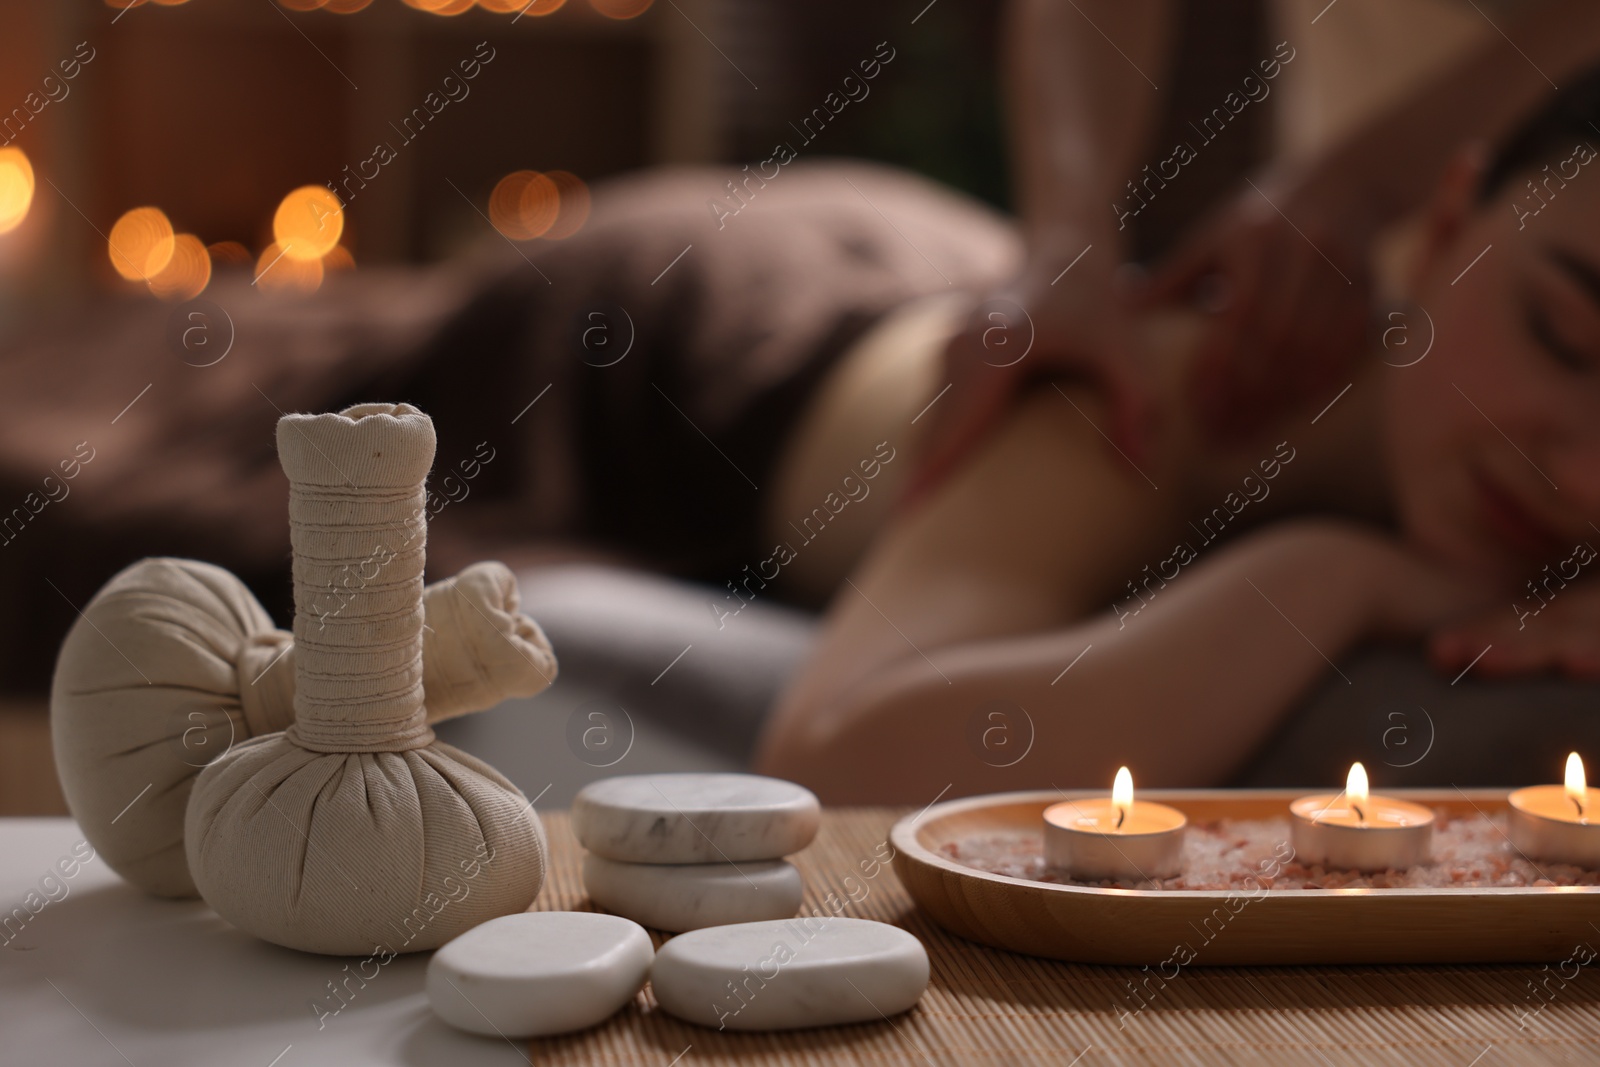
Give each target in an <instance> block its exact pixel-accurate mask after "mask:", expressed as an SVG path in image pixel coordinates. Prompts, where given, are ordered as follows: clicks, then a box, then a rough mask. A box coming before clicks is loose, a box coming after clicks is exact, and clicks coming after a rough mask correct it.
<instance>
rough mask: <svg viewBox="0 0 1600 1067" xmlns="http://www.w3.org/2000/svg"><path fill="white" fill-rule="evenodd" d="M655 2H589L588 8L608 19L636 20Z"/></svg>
mask: <svg viewBox="0 0 1600 1067" xmlns="http://www.w3.org/2000/svg"><path fill="white" fill-rule="evenodd" d="M654 2H655V0H589V6H590V7H592V8H594V9H595V10H596V11H598V12H600V14H602V15H604V16H605V17H606V18H608V19H619V20H621V19H636V18H638V17H639V16H640V15H642V14H644V13H645V12H646V11H649V10H650V5H651V4H652V3H654Z"/></svg>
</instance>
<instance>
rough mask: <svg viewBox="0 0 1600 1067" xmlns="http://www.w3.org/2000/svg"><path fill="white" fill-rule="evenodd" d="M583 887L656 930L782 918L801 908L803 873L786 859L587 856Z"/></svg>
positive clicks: (610, 908)
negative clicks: (661, 860) (665, 860)
mask: <svg viewBox="0 0 1600 1067" xmlns="http://www.w3.org/2000/svg"><path fill="white" fill-rule="evenodd" d="M583 887H584V889H586V890H588V891H589V899H591V900H593V901H594V902H595V903H596V904H598V905H600V906H601V907H602V908H605V909H606V910H607V911H610V912H615V913H616V914H618V915H623V916H626V917H627V918H629V919H632V920H633V921H634V922H636V923H642V924H643V925H645V926H649V927H653V928H654V929H657V930H669V931H671V932H672V933H682V932H683V931H685V930H698V929H700V928H701V927H703V926H721V925H723V924H725V923H749V922H757V921H759V920H762V919H783V918H786V917H788V916H791V915H793V914H794V913H795V912H796V911H798V910H799V909H800V896H801V893H802V892H803V891H804V888H805V887H804V886H803V885H802V884H801V881H800V872H799V871H798V870H796V869H795V867H794V866H793V865H792V864H789V863H785V862H784V861H783V860H752V861H750V862H748V863H738V864H734V863H686V864H653V863H618V862H617V861H616V860H608V859H606V858H605V857H604V856H596V855H595V854H594V853H593V852H590V853H588V854H587V855H586V856H584V857H583Z"/></svg>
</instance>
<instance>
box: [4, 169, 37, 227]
mask: <svg viewBox="0 0 1600 1067" xmlns="http://www.w3.org/2000/svg"><path fill="white" fill-rule="evenodd" d="M33 184H34V182H33V164H32V163H29V162H28V156H27V153H25V152H24V151H23V150H22V149H20V148H0V233H10V232H11V231H12V230H14V229H16V228H17V227H18V226H21V225H22V220H23V219H25V218H27V217H28V209H29V208H30V207H32V206H33Z"/></svg>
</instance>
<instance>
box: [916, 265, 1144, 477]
mask: <svg viewBox="0 0 1600 1067" xmlns="http://www.w3.org/2000/svg"><path fill="white" fill-rule="evenodd" d="M1105 243H1106V244H1107V246H1108V247H1107V251H1106V252H1103V253H1102V252H1100V249H1099V247H1097V246H1096V245H1095V244H1094V243H1090V244H1089V246H1088V247H1087V249H1085V245H1084V244H1082V243H1076V242H1066V243H1065V244H1064V245H1063V246H1062V247H1068V248H1070V250H1071V254H1067V253H1065V252H1063V253H1061V254H1057V255H1036V256H1035V257H1034V261H1033V262H1032V263H1031V264H1030V265H1029V267H1028V268H1027V269H1026V270H1025V271H1024V273H1023V275H1022V276H1021V277H1020V278H1019V279H1018V280H1016V281H1015V282H1013V283H1012V284H1011V285H1008V286H1006V287H1005V288H1003V289H1001V290H999V291H998V292H995V293H993V294H991V295H990V297H989V299H987V300H985V301H984V302H983V303H982V304H980V305H979V306H978V308H977V309H976V310H975V311H974V312H973V313H972V316H971V318H970V319H969V320H968V322H967V326H966V328H965V329H964V330H962V332H961V333H959V334H957V335H956V336H955V337H954V338H953V339H952V340H951V341H950V343H949V345H948V346H947V347H946V348H945V352H944V364H943V366H944V378H943V380H942V382H941V383H940V388H944V383H945V382H948V383H949V393H948V394H947V395H945V396H944V398H943V400H942V402H940V403H938V404H936V406H935V407H934V408H933V410H932V412H931V413H930V414H931V415H932V416H933V418H932V419H931V421H932V423H933V425H932V426H931V427H930V428H929V430H928V444H927V448H926V456H927V458H926V459H925V460H924V462H923V465H922V468H921V470H920V471H919V472H918V475H917V479H916V482H915V484H914V485H913V486H912V490H911V492H912V494H913V495H915V494H918V493H920V492H922V491H923V490H925V489H929V488H932V486H933V485H935V484H937V483H938V482H939V481H940V480H942V479H943V478H944V476H945V475H947V474H948V473H949V472H950V471H951V470H953V469H954V468H955V466H956V465H957V464H958V463H959V462H960V461H961V460H962V459H963V458H965V457H966V455H967V454H969V453H970V452H971V451H972V450H973V448H974V447H975V446H976V445H977V443H978V442H979V440H981V439H982V438H983V436H984V435H985V434H986V433H987V432H988V431H989V430H991V429H993V428H994V426H995V425H996V423H998V421H999V420H1000V417H1001V416H1002V415H1003V414H1004V413H1005V411H1006V409H1007V407H1008V406H1009V404H1010V403H1011V401H1012V400H1013V399H1014V398H1015V397H1016V395H1017V394H1018V392H1019V391H1020V390H1021V387H1022V385H1023V383H1024V381H1025V380H1027V379H1030V378H1032V379H1038V378H1045V377H1051V376H1078V377H1083V378H1087V379H1090V380H1091V381H1093V382H1095V383H1096V384H1097V385H1098V386H1100V387H1101V388H1102V389H1103V390H1104V391H1105V394H1106V398H1107V403H1108V405H1109V407H1110V410H1111V423H1110V425H1108V426H1106V427H1103V429H1104V430H1105V432H1106V433H1107V434H1108V435H1109V436H1110V437H1111V439H1112V440H1113V441H1114V442H1115V443H1116V445H1117V447H1118V448H1121V449H1122V450H1123V451H1124V452H1126V453H1128V454H1129V455H1130V456H1132V457H1134V458H1135V459H1136V460H1137V457H1138V456H1139V455H1140V454H1141V453H1142V452H1143V451H1144V448H1145V445H1146V438H1147V435H1148V431H1149V422H1150V411H1151V406H1152V404H1151V397H1152V389H1151V386H1150V383H1149V378H1148V368H1147V365H1146V362H1145V360H1144V354H1143V352H1142V351H1141V350H1140V347H1139V345H1138V343H1137V342H1136V340H1135V336H1134V331H1133V326H1132V318H1131V314H1132V307H1131V300H1130V294H1129V292H1128V287H1127V284H1126V283H1125V282H1123V281H1122V280H1121V276H1120V275H1118V274H1116V273H1114V272H1113V270H1112V269H1110V266H1108V263H1107V262H1106V261H1107V260H1108V259H1109V258H1110V257H1111V256H1113V255H1114V254H1115V253H1114V251H1113V250H1112V247H1111V246H1112V245H1113V242H1110V241H1107V242H1105ZM1097 253H1098V254H1099V256H1098V259H1096V258H1095V257H1096V256H1097ZM1080 254H1081V257H1082V258H1081V260H1077V261H1075V259H1074V257H1075V256H1079V255H1080ZM1117 266H1120V265H1117Z"/></svg>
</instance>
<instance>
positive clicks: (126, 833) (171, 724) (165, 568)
mask: <svg viewBox="0 0 1600 1067" xmlns="http://www.w3.org/2000/svg"><path fill="white" fill-rule="evenodd" d="M517 608H518V598H517V583H516V578H515V577H514V576H513V575H512V573H511V571H510V570H509V569H507V568H506V567H505V566H504V565H503V564H500V563H492V562H491V563H475V564H473V565H472V566H470V567H468V568H467V569H465V570H463V571H462V572H461V573H460V574H458V575H456V576H454V577H452V578H448V579H445V580H444V581H441V582H435V583H433V584H432V585H430V586H428V587H427V589H426V590H425V591H424V614H425V616H426V618H427V620H428V627H427V629H426V630H425V631H424V632H423V639H422V661H423V668H422V688H423V692H424V694H425V696H426V700H427V714H428V721H429V722H440V721H443V720H445V719H449V718H454V717H455V716H458V715H465V714H467V713H469V712H474V711H481V710H483V709H485V708H491V707H493V706H495V705H496V704H498V703H500V702H501V701H502V700H506V699H509V698H511V697H528V696H533V695H535V694H536V693H539V692H540V691H542V690H543V689H545V688H546V687H547V686H548V685H549V684H550V682H551V681H552V680H554V678H555V676H556V659H555V654H554V652H552V651H551V648H550V642H549V641H548V640H547V639H546V638H545V636H544V633H543V632H542V631H541V630H540V629H539V626H538V624H537V623H535V622H534V621H533V620H532V619H530V618H528V617H527V616H526V615H523V614H521V613H520V612H519V611H518V610H517ZM294 658H295V657H294V639H293V635H292V634H290V633H289V632H288V631H286V630H278V629H274V628H273V625H272V620H271V619H270V618H269V617H268V616H267V613H266V612H265V611H264V610H263V609H262V607H261V605H260V604H258V603H257V602H256V598H255V597H254V596H252V595H251V593H250V590H249V589H248V588H246V587H245V584H244V583H243V582H241V581H239V579H238V578H236V577H234V576H233V575H232V574H230V573H229V572H228V571H226V570H223V569H222V568H221V567H216V566H212V565H211V564H209V563H201V562H199V561H197V560H190V559H145V560H140V561H139V562H138V563H135V564H133V565H131V566H129V567H126V568H124V569H123V570H122V571H121V573H119V574H117V575H116V576H115V577H114V578H112V579H111V581H109V582H107V583H106V584H105V586H104V587H103V588H102V589H101V590H100V591H99V592H98V593H96V594H95V596H94V599H93V600H91V601H89V603H88V604H87V605H86V606H85V607H84V609H83V614H82V616H81V617H80V618H79V619H78V621H77V623H76V624H75V625H74V626H73V628H72V630H71V631H70V632H69V633H68V635H67V639H66V641H65V642H63V644H62V647H61V652H60V655H59V656H58V657H57V659H56V671H55V679H54V681H53V683H52V685H51V690H50V720H51V731H52V734H53V747H54V749H55V759H56V771H57V775H58V777H59V778H60V780H61V785H62V790H63V791H64V792H65V793H66V797H67V806H68V808H69V809H70V810H71V812H72V816H73V818H74V819H76V820H77V822H78V825H79V826H80V827H81V828H82V830H83V834H84V837H85V838H86V839H87V840H88V842H89V843H90V844H91V845H93V846H94V848H95V851H96V852H97V853H99V855H100V857H101V858H102V859H103V860H105V861H106V863H107V864H108V865H109V866H110V867H111V868H112V869H113V870H115V871H116V872H117V873H118V874H120V875H122V877H124V878H126V879H127V880H128V881H130V882H132V883H133V884H134V885H136V886H138V887H139V888H140V889H143V890H144V891H145V892H147V893H153V894H155V895H157V896H164V897H192V896H196V895H198V894H197V891H196V889H195V887H194V879H192V878H191V877H190V876H189V863H188V860H187V858H186V857H185V856H184V850H183V814H184V808H185V807H186V806H187V804H188V802H189V789H190V786H191V785H192V784H193V781H194V778H195V776H196V775H198V774H199V773H200V770H201V768H203V767H204V766H205V765H206V764H207V763H209V762H210V761H211V760H212V759H214V758H216V756H217V755H218V754H219V753H221V752H225V751H227V750H228V749H229V748H231V747H233V745H235V744H237V743H239V742H241V741H245V740H248V739H249V738H251V737H257V736H260V735H262V734H267V733H272V732H274V731H277V730H282V729H284V728H285V727H286V726H288V725H289V724H290V723H291V722H293V721H294ZM147 786H148V787H149V788H148V789H147V788H146V787H147Z"/></svg>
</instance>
